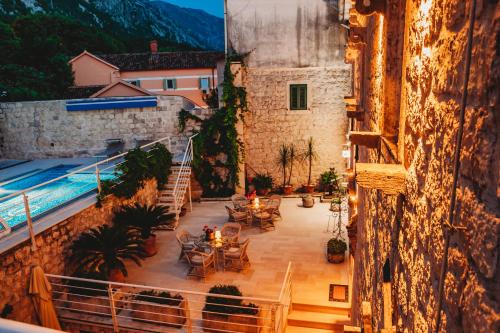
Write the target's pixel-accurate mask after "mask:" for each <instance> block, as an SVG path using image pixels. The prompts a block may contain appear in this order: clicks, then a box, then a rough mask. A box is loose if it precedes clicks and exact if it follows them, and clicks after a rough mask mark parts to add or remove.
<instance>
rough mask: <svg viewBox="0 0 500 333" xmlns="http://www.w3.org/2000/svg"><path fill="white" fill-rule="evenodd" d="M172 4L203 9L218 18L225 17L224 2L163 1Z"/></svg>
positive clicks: (197, 0)
mask: <svg viewBox="0 0 500 333" xmlns="http://www.w3.org/2000/svg"><path fill="white" fill-rule="evenodd" d="M163 1H166V2H170V3H171V4H174V5H177V6H181V7H186V8H196V9H202V10H204V11H206V12H207V13H210V14H212V15H215V16H218V17H224V0H163Z"/></svg>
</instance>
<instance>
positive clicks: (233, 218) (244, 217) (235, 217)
mask: <svg viewBox="0 0 500 333" xmlns="http://www.w3.org/2000/svg"><path fill="white" fill-rule="evenodd" d="M226 210H227V214H228V215H229V216H228V221H230V222H238V223H245V224H248V223H249V212H248V211H244V212H242V211H237V210H236V209H233V208H231V207H228V206H226Z"/></svg>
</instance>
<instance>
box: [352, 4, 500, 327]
mask: <svg viewBox="0 0 500 333" xmlns="http://www.w3.org/2000/svg"><path fill="white" fill-rule="evenodd" d="M471 3H472V1H462V0H447V1H431V0H426V1H425V0H406V1H397V0H388V1H387V7H386V11H385V13H384V15H383V16H382V15H380V14H375V15H372V16H369V17H368V24H367V36H368V38H367V44H366V46H364V51H363V53H362V57H363V58H364V61H365V62H366V66H365V68H366V72H365V73H364V75H363V76H364V79H365V82H366V85H365V86H366V91H364V92H363V94H364V102H365V105H364V108H365V111H366V115H365V119H364V121H362V122H357V124H356V125H355V128H356V129H357V130H365V131H380V132H382V133H384V134H385V133H387V134H388V136H387V137H388V138H389V139H390V140H395V141H393V143H394V144H395V145H397V149H392V150H391V149H390V147H389V148H388V147H387V146H384V145H383V147H382V148H381V149H380V150H376V149H371V150H367V149H365V148H360V149H359V162H365V163H366V162H369V163H401V164H403V165H404V166H405V167H406V169H407V178H406V190H405V192H404V193H403V194H402V195H401V196H389V195H385V194H383V193H382V192H380V191H377V190H373V189H359V190H358V207H357V209H358V216H359V219H358V232H357V244H358V245H357V248H356V253H355V268H354V277H355V278H354V296H353V312H354V313H353V318H354V321H355V322H356V323H358V324H360V305H361V301H370V302H371V305H372V312H373V324H374V328H375V331H379V330H380V329H381V328H382V327H383V322H382V321H383V320H382V318H383V298H382V267H383V265H384V263H385V262H386V260H389V261H390V264H391V273H392V303H393V324H394V325H396V327H397V329H398V332H431V331H432V330H433V329H434V327H435V315H436V314H435V311H436V307H437V305H436V303H437V297H438V281H439V275H440V267H441V263H442V260H443V254H444V231H445V228H444V227H443V223H444V222H445V221H446V220H447V216H448V212H449V203H450V197H451V188H452V178H453V177H452V170H453V156H454V149H455V146H456V137H457V129H458V125H459V111H460V100H461V96H462V84H463V79H464V73H465V68H464V64H465V50H466V44H467V31H468V22H469V19H470V17H469V16H470V15H469V14H468V13H469V8H470V7H469V6H471ZM499 21H500V3H498V1H478V2H477V13H476V24H475V27H474V38H473V50H472V65H471V71H470V82H469V89H468V94H469V99H468V103H467V108H466V116H465V128H464V135H463V140H464V141H463V149H462V154H461V169H460V175H459V183H458V185H459V186H458V193H457V207H456V212H455V217H456V224H458V225H461V226H463V227H465V230H463V231H458V232H456V233H455V234H454V235H453V236H452V238H451V243H450V244H451V245H450V249H449V260H448V266H449V268H448V272H447V274H446V279H445V290H444V296H443V312H442V324H441V331H442V332H498V331H499V330H500V309H499V308H500V300H499V297H498V296H499V295H500V289H499V288H500V287H499V286H500V279H499V276H500V267H499V265H498V262H499V242H498V239H499V232H500V171H499V170H500V112H499V107H498V99H499V96H500V76H499V73H500V58H499V56H498V40H499V39H498V38H499V30H500V22H499ZM403 26H404V29H399V28H398V27H403ZM398 45H399V46H398ZM389 50H390V52H389ZM358 61H359V59H358ZM395 68H396V69H397V68H402V73H400V74H398V73H397V71H394V69H395ZM389 79H390V80H392V82H391V81H390V80H389ZM395 82H396V83H397V82H399V83H397V84H395ZM398 95H399V96H398ZM387 103H399V104H400V106H401V107H400V108H398V109H395V108H393V107H392V108H391V107H387ZM398 137H399V139H397V138H398Z"/></svg>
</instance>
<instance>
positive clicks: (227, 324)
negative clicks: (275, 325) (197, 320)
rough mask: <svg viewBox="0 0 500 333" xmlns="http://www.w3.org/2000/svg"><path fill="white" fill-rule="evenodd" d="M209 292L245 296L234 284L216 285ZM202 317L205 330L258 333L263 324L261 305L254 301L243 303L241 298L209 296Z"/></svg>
mask: <svg viewBox="0 0 500 333" xmlns="http://www.w3.org/2000/svg"><path fill="white" fill-rule="evenodd" d="M208 292H209V293H210V294H220V295H230V296H237V297H241V296H243V295H242V293H241V291H240V290H239V289H238V287H236V286H232V285H216V286H214V287H212V288H210V290H209V291H208ZM202 318H203V320H202V326H203V330H204V331H205V332H217V333H220V332H245V333H258V332H259V330H260V326H261V318H260V310H259V307H258V306H257V305H255V304H252V303H248V304H247V303H243V301H242V299H241V298H226V297H218V296H212V295H211V296H207V298H206V302H205V307H204V308H203V311H202Z"/></svg>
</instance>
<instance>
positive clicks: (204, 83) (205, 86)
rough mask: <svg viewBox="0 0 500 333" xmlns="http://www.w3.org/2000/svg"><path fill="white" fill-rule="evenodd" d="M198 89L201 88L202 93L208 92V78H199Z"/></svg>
mask: <svg viewBox="0 0 500 333" xmlns="http://www.w3.org/2000/svg"><path fill="white" fill-rule="evenodd" d="M200 90H203V92H204V93H208V91H209V90H210V78H208V77H202V78H200Z"/></svg>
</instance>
